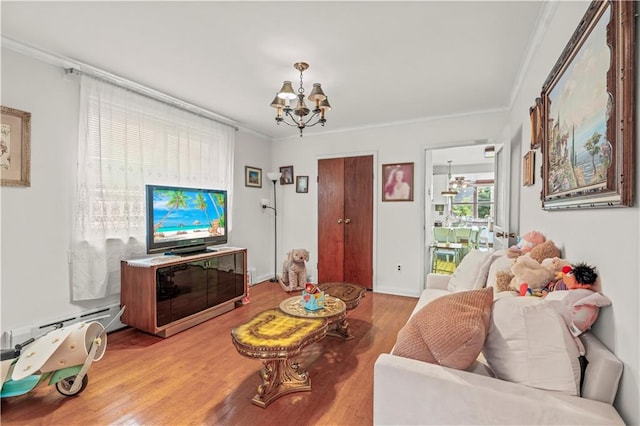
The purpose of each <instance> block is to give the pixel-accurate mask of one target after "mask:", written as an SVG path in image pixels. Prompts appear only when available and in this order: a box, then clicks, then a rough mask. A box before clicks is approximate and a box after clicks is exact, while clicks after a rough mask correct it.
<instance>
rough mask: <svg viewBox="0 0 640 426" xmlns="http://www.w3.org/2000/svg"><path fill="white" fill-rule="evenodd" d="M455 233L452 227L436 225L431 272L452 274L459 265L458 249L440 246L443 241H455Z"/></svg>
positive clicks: (434, 228)
mask: <svg viewBox="0 0 640 426" xmlns="http://www.w3.org/2000/svg"><path fill="white" fill-rule="evenodd" d="M454 242H455V234H454V232H453V230H452V229H451V228H446V227H440V226H434V227H433V245H432V246H431V272H434V273H439V274H451V273H453V271H454V270H455V268H456V266H457V265H458V251H456V250H455V249H453V248H450V247H439V245H440V244H443V243H454Z"/></svg>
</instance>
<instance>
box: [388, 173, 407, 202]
mask: <svg viewBox="0 0 640 426" xmlns="http://www.w3.org/2000/svg"><path fill="white" fill-rule="evenodd" d="M409 179H410V177H409V176H405V170H404V167H402V166H394V167H393V168H391V171H390V172H389V175H388V177H387V183H386V184H385V186H384V197H383V199H384V200H411V185H410V184H409V183H408V182H407V180H409Z"/></svg>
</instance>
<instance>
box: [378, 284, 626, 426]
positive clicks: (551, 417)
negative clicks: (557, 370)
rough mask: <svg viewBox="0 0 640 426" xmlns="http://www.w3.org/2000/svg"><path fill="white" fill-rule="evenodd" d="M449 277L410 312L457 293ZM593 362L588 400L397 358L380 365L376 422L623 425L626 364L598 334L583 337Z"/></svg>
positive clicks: (429, 287)
mask: <svg viewBox="0 0 640 426" xmlns="http://www.w3.org/2000/svg"><path fill="white" fill-rule="evenodd" d="M449 277H450V276H448V275H438V274H430V275H429V276H428V278H427V282H426V289H425V290H424V291H423V293H422V295H421V297H420V298H419V300H418V303H417V304H416V307H415V309H414V311H413V313H412V315H413V314H415V313H416V312H417V311H418V310H420V309H421V308H422V307H423V306H425V305H426V304H427V303H429V302H430V301H432V300H434V299H435V298H437V297H440V296H443V295H446V294H451V293H450V291H449V290H448V281H449ZM580 339H581V340H582V342H583V344H584V346H585V349H586V357H587V359H588V361H589V364H588V366H587V369H586V371H585V374H584V383H583V386H582V397H578V396H570V395H567V394H565V393H561V392H554V391H548V390H541V389H538V388H534V387H530V386H526V385H523V384H519V383H512V382H508V381H504V380H499V379H496V378H494V377H491V376H489V375H488V373H487V372H488V371H490V369H489V368H488V367H485V366H483V365H482V364H480V363H481V362H482V360H483V359H482V354H480V356H479V360H478V361H479V362H476V363H475V364H474V366H473V367H472V368H470V369H469V370H472V371H462V370H457V369H452V368H447V367H442V366H439V365H436V364H430V363H426V362H422V361H417V360H414V359H409V358H404V357H400V356H396V355H393V354H381V355H380V356H379V357H378V359H377V360H376V363H375V366H374V390H373V423H374V424H376V425H427V424H435V425H444V424H456V425H467V424H493V425H515V424H527V425H530V424H557V425H570V424H576V425H578V424H579V425H587V424H598V425H613V424H624V422H623V420H622V418H621V417H620V415H619V414H618V413H617V411H616V410H615V408H614V407H613V406H612V404H613V401H614V399H615V396H616V393H617V389H618V383H619V380H620V377H621V375H622V368H623V364H622V362H621V361H620V360H619V359H618V358H616V357H615V355H613V353H611V352H610V351H609V350H608V349H607V348H606V347H605V346H604V345H603V344H602V343H601V342H600V341H599V340H598V339H597V338H596V337H595V336H594V335H593V334H591V333H590V332H587V333H585V334H583V335H582V336H580Z"/></svg>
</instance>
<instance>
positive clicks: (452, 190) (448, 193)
mask: <svg viewBox="0 0 640 426" xmlns="http://www.w3.org/2000/svg"><path fill="white" fill-rule="evenodd" d="M447 163H449V174H448V175H447V190H446V191H442V192H441V193H440V195H442V196H443V197H455V196H456V195H458V191H456V190H455V187H452V186H451V160H449V161H447Z"/></svg>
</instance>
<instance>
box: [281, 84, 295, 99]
mask: <svg viewBox="0 0 640 426" xmlns="http://www.w3.org/2000/svg"><path fill="white" fill-rule="evenodd" d="M278 97H279V98H281V99H289V100H291V99H295V98H297V97H298V95H296V92H294V91H293V87H292V86H291V82H290V81H285V82H284V83H282V89H280V91H279V92H278Z"/></svg>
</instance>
